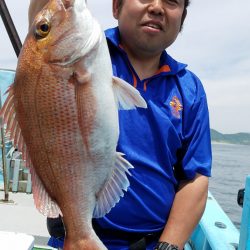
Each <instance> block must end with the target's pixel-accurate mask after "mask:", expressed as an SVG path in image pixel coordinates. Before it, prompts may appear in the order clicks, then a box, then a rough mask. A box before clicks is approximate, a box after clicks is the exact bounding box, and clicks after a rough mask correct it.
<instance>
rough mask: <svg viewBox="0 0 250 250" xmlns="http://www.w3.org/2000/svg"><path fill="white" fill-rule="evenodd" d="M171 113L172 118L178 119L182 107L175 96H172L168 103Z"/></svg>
mask: <svg viewBox="0 0 250 250" xmlns="http://www.w3.org/2000/svg"><path fill="white" fill-rule="evenodd" d="M169 104H170V106H171V111H172V114H173V116H174V117H176V118H178V119H179V118H180V117H181V115H180V112H181V111H182V110H183V106H182V104H181V103H180V100H179V99H178V97H177V96H174V97H173V98H172V100H171V101H170V103H169Z"/></svg>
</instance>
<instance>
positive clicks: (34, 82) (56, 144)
mask: <svg viewBox="0 0 250 250" xmlns="http://www.w3.org/2000/svg"><path fill="white" fill-rule="evenodd" d="M118 106H119V107H120V108H123V109H133V108H135V107H136V106H137V107H141V108H146V103H145V101H144V100H143V98H142V97H141V96H140V94H139V92H138V91H137V90H135V89H134V88H133V87H132V86H130V85H129V84H127V83H126V82H124V81H123V80H121V79H118V78H115V77H112V66H111V61H110V56H109V52H108V48H107V44H106V39H105V37H104V34H103V32H102V31H101V29H100V26H99V24H98V23H97V22H96V21H95V19H94V18H93V17H92V15H91V13H90V11H89V10H88V8H87V7H86V3H85V1H83V0H75V1H74V0H51V1H50V2H49V3H48V4H47V5H46V6H45V7H44V9H43V10H42V11H41V12H40V13H38V15H37V16H36V18H35V20H34V22H33V25H32V26H31V28H30V31H29V33H28V35H27V38H26V40H25V42H24V45H23V48H22V51H21V54H20V56H19V60H18V66H17V70H16V77H15V81H14V83H13V84H12V86H10V88H9V90H8V97H7V100H6V102H5V104H4V106H3V108H2V110H1V115H2V117H3V120H4V122H5V124H7V130H8V131H10V133H11V137H12V139H13V141H14V144H15V145H16V146H17V147H18V149H19V150H20V151H21V152H22V155H23V158H24V159H25V160H26V163H27V166H28V167H29V168H30V171H31V174H32V190H33V195H34V201H35V205H36V207H37V209H38V210H39V211H40V212H41V213H43V214H44V215H46V216H49V217H56V216H58V215H59V214H62V215H63V221H64V225H65V230H66V238H65V244H64V249H67V250H81V249H91V250H94V249H96V250H97V249H98V250H100V249H106V248H105V246H104V245H103V244H102V242H101V241H100V240H99V238H98V237H97V236H96V234H95V232H94V230H93V229H92V224H91V220H92V218H93V217H102V216H104V215H105V214H106V213H108V212H109V211H110V210H111V208H112V207H114V206H115V204H116V203H117V202H118V201H119V199H120V197H121V196H123V194H124V192H123V190H127V188H128V186H129V181H128V178H127V174H129V169H130V168H132V166H131V165H130V164H129V163H128V162H127V161H126V160H125V159H124V158H123V156H122V153H119V152H116V145H117V141H118V136H119V126H118Z"/></svg>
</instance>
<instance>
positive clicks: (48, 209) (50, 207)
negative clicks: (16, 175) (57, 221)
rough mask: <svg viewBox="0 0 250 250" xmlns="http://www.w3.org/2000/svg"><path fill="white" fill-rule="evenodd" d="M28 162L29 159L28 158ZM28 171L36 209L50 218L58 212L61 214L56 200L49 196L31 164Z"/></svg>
mask: <svg viewBox="0 0 250 250" xmlns="http://www.w3.org/2000/svg"><path fill="white" fill-rule="evenodd" d="M28 162H30V161H29V160H28ZM30 172H31V180H32V193H33V198H34V203H35V206H36V208H37V210H38V211H39V212H40V213H41V214H43V215H45V216H47V217H50V218H56V217H58V216H59V214H60V215H62V212H61V210H60V208H59V206H58V205H57V203H56V201H54V200H53V199H52V198H51V197H50V195H49V194H48V192H47V191H46V189H45V187H44V185H43V183H42V181H41V180H40V178H39V176H38V175H37V174H36V172H35V170H34V168H33V167H32V166H30Z"/></svg>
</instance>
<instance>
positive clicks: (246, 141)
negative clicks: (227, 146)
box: [211, 129, 250, 145]
mask: <svg viewBox="0 0 250 250" xmlns="http://www.w3.org/2000/svg"><path fill="white" fill-rule="evenodd" d="M211 139H212V141H214V142H221V143H231V144H242V145H250V133H237V134H222V133H220V132H218V131H216V130H214V129H211Z"/></svg>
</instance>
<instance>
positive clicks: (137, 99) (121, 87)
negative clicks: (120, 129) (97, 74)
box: [113, 76, 147, 109]
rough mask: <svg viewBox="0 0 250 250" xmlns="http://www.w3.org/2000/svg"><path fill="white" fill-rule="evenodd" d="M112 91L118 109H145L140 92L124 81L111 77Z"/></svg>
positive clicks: (145, 105)
mask: <svg viewBox="0 0 250 250" xmlns="http://www.w3.org/2000/svg"><path fill="white" fill-rule="evenodd" d="M113 91H114V95H115V98H116V101H117V105H118V107H119V109H135V108H136V107H140V108H147V104H146V102H145V100H144V99H143V98H142V96H141V95H140V92H139V91H138V90H137V89H135V88H134V87H133V86H131V85H130V84H129V83H127V82H125V81H124V80H122V79H120V78H118V77H115V76H113Z"/></svg>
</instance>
